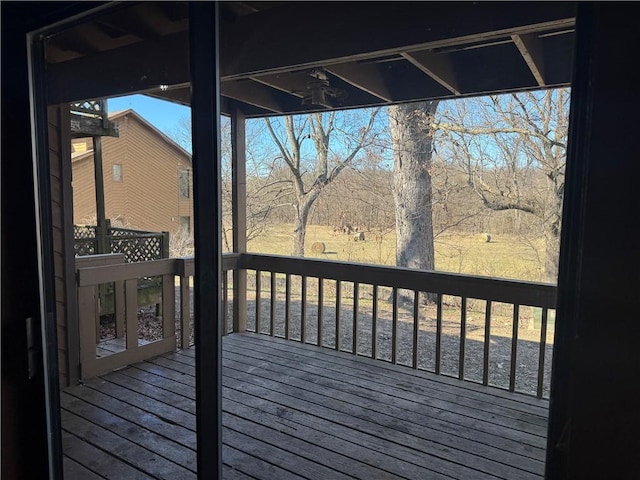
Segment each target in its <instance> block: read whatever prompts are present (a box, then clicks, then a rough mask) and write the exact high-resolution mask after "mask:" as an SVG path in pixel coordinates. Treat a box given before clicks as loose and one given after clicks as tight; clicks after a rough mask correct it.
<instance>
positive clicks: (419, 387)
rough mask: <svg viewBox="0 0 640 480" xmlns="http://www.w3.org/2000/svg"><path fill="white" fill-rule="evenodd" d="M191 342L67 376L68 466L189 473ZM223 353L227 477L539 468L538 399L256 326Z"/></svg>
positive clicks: (229, 340) (448, 474)
mask: <svg viewBox="0 0 640 480" xmlns="http://www.w3.org/2000/svg"><path fill="white" fill-rule="evenodd" d="M194 356H195V351H194V350H193V349H189V350H179V351H177V352H175V353H170V354H166V355H163V356H161V357H157V358H155V359H152V360H149V361H145V362H142V363H138V364H135V365H132V366H130V367H127V368H124V369H121V370H119V371H116V372H112V373H109V374H106V375H103V376H101V377H97V378H94V379H91V380H88V381H86V382H85V383H84V384H83V385H77V386H73V387H70V388H67V389H66V390H64V391H63V392H62V393H61V404H62V425H63V444H64V453H65V464H64V465H65V478H66V479H68V480H70V479H76V478H78V479H89V480H90V479H93V478H104V477H106V478H127V479H130V478H135V479H138V478H141V479H148V478H167V479H182V478H185V479H187V478H196V473H195V472H196V433H195V400H194V399H195V377H194V363H195V358H194ZM223 358H224V364H223V397H224V400H223V411H224V415H223V425H224V431H223V444H224V446H223V458H224V478H225V479H228V480H231V479H250V478H253V479H265V480H266V479H277V480H281V479H282V480H287V479H318V480H328V479H331V480H334V479H336V480H339V479H347V478H361V479H367V480H370V479H421V480H422V479H441V478H442V479H444V478H447V479H451V478H456V479H474V480H476V479H477V480H482V479H496V478H502V479H509V480H518V479H536V478H542V477H543V471H544V457H545V446H546V429H547V412H548V401H546V400H538V399H535V398H530V397H527V396H524V395H520V394H511V393H509V392H505V391H502V390H498V389H495V388H491V387H483V386H479V385H475V384H472V383H469V382H461V381H458V380H455V379H452V378H447V377H442V376H436V375H433V374H429V373H426V372H422V371H419V372H418V371H414V370H411V369H409V368H406V367H400V366H395V365H391V364H387V363H384V362H381V361H374V360H371V359H368V358H364V357H354V356H353V355H350V354H347V353H341V352H340V353H339V352H335V351H333V350H330V349H327V348H320V347H317V346H312V345H305V344H300V343H297V342H291V341H286V340H283V339H279V338H274V337H268V336H265V335H257V334H249V333H247V334H233V335H228V336H226V337H224V339H223Z"/></svg>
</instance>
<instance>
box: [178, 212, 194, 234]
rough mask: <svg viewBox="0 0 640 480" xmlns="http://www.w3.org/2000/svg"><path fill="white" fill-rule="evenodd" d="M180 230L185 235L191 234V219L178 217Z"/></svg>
mask: <svg viewBox="0 0 640 480" xmlns="http://www.w3.org/2000/svg"><path fill="white" fill-rule="evenodd" d="M180 229H181V230H182V231H183V232H185V233H186V234H191V217H189V216H187V217H180Z"/></svg>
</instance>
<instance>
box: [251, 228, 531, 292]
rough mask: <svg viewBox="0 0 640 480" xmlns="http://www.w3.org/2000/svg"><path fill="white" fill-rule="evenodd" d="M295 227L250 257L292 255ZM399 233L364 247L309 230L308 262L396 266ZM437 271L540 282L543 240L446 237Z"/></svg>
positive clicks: (438, 249) (275, 233)
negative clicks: (318, 248)
mask: <svg viewBox="0 0 640 480" xmlns="http://www.w3.org/2000/svg"><path fill="white" fill-rule="evenodd" d="M292 231H293V227H292V225H287V224H279V225H274V226H272V227H271V228H270V229H269V230H268V231H267V233H265V234H263V235H262V236H260V237H258V238H256V239H253V240H251V241H250V242H249V245H248V248H249V251H252V252H258V253H273V254H278V255H289V254H290V253H291V243H292V238H291V232H292ZM395 241H396V238H395V232H390V233H387V234H385V235H376V234H375V233H373V232H371V233H369V232H367V233H365V241H363V242H362V241H358V242H355V241H353V239H352V236H351V235H345V234H341V233H339V234H338V233H334V232H333V229H332V228H331V227H326V226H318V225H310V226H308V227H307V236H306V241H305V256H306V257H308V258H322V259H331V260H342V261H348V262H359V263H372V264H381V265H394V264H395ZM314 242H322V243H324V245H325V252H324V253H322V254H314V253H313V252H312V251H311V245H312V244H313V243H314ZM435 255H436V270H440V271H446V272H453V273H468V274H472V275H482V276H491V277H501V278H513V279H519V280H531V281H539V280H541V278H542V261H543V258H544V250H543V242H542V240H541V239H535V240H527V239H524V238H520V237H516V236H510V235H493V234H492V239H491V242H485V241H484V240H483V239H481V237H480V235H476V234H447V235H441V236H439V237H438V238H437V239H436V241H435Z"/></svg>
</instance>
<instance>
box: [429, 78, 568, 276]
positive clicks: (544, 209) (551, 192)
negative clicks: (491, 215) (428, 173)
mask: <svg viewBox="0 0 640 480" xmlns="http://www.w3.org/2000/svg"><path fill="white" fill-rule="evenodd" d="M439 117H440V121H439V122H432V123H431V124H430V127H431V128H432V129H434V130H436V131H437V142H438V143H437V145H438V150H439V153H440V154H441V155H444V156H446V157H447V158H448V161H449V164H450V165H451V166H452V167H453V166H455V167H456V168H458V169H460V170H461V171H462V172H464V174H465V176H466V179H467V183H468V185H469V186H470V187H471V188H472V191H473V192H474V194H475V195H477V196H478V198H479V199H480V200H481V201H482V202H483V204H484V205H485V206H486V207H487V208H489V209H492V210H518V211H521V212H525V213H526V214H528V215H529V216H530V218H531V219H532V220H533V221H534V222H535V223H536V225H537V228H538V232H539V234H541V235H542V236H543V237H544V240H545V264H544V270H545V272H546V276H547V279H548V280H552V281H555V279H556V276H557V269H558V250H559V234H560V223H561V218H562V201H563V197H564V182H565V180H564V178H565V177H564V176H565V161H566V145H567V131H568V118H569V91H568V90H567V89H555V90H546V91H538V92H526V93H517V94H510V95H501V96H491V97H483V98H478V99H467V100H460V101H455V102H447V104H446V108H445V109H443V111H441V112H440V115H439Z"/></svg>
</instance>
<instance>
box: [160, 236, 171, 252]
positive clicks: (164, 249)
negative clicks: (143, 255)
mask: <svg viewBox="0 0 640 480" xmlns="http://www.w3.org/2000/svg"><path fill="white" fill-rule="evenodd" d="M169 253H170V252H169V232H162V246H161V247H160V258H169Z"/></svg>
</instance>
